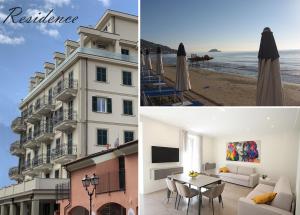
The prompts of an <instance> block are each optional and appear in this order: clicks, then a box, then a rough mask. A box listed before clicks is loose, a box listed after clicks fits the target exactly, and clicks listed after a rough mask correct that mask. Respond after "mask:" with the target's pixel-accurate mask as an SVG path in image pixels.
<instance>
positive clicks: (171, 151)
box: [152, 146, 179, 163]
mask: <svg viewBox="0 0 300 215" xmlns="http://www.w3.org/2000/svg"><path fill="white" fill-rule="evenodd" d="M169 162H179V148H169V147H161V146H152V163H169Z"/></svg>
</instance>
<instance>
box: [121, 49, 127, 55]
mask: <svg viewBox="0 0 300 215" xmlns="http://www.w3.org/2000/svg"><path fill="white" fill-rule="evenodd" d="M121 53H122V54H125V55H129V50H128V49H121Z"/></svg>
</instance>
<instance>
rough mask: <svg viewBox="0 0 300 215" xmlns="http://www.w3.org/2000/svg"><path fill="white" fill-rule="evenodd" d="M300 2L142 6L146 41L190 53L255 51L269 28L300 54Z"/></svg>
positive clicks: (152, 2) (146, 1) (151, 1)
mask: <svg viewBox="0 0 300 215" xmlns="http://www.w3.org/2000/svg"><path fill="white" fill-rule="evenodd" d="M299 11H300V1H299V0H284V1H282V0H242V1H241V0H226V1H222V0H187V1H182V0H163V1H161V0H142V1H141V38H142V39H146V40H149V41H152V42H157V43H162V44H164V45H169V46H170V47H172V48H176V49H177V48H178V45H179V43H180V42H183V43H184V45H185V47H186V49H187V50H188V51H190V52H191V51H208V50H210V49H213V48H217V49H220V50H222V51H256V50H258V48H259V43H260V37H261V32H262V30H263V29H264V27H270V28H271V29H272V31H273V34H274V37H275V40H276V43H277V46H278V49H280V50H287V49H300V39H299V38H300V28H299V26H300V13H299Z"/></svg>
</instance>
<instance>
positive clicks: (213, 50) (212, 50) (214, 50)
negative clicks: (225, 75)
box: [208, 49, 221, 52]
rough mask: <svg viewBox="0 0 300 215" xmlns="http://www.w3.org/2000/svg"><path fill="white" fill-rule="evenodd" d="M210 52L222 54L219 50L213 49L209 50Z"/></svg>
mask: <svg viewBox="0 0 300 215" xmlns="http://www.w3.org/2000/svg"><path fill="white" fill-rule="evenodd" d="M208 52H221V51H220V50H218V49H211V50H209V51H208Z"/></svg>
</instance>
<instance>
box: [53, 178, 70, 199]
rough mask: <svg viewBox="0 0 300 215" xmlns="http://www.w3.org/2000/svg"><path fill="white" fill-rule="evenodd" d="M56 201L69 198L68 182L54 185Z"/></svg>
mask: <svg viewBox="0 0 300 215" xmlns="http://www.w3.org/2000/svg"><path fill="white" fill-rule="evenodd" d="M55 196H56V201H58V200H63V199H70V183H69V182H68V183H61V184H57V185H56V186H55Z"/></svg>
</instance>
